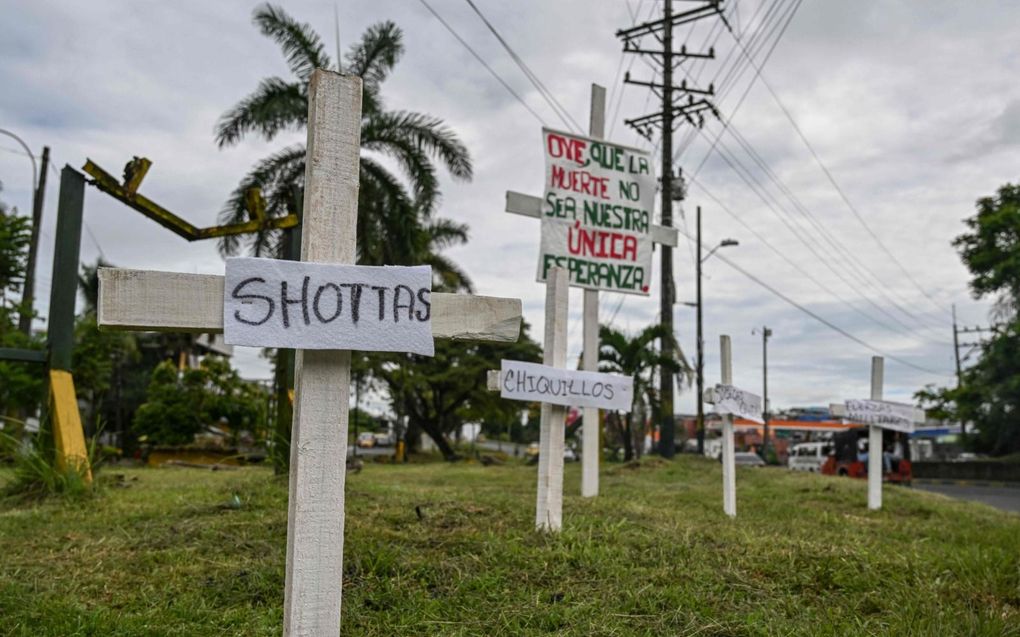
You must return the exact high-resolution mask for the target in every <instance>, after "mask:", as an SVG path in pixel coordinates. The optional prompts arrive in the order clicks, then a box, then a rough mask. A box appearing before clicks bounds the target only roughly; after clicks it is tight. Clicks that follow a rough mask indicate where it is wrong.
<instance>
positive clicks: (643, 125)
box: [616, 0, 721, 458]
mask: <svg viewBox="0 0 1020 637" xmlns="http://www.w3.org/2000/svg"><path fill="white" fill-rule="evenodd" d="M688 4H694V5H696V6H695V7H694V8H691V9H687V10H685V11H681V12H680V13H676V14H674V13H673V0H663V9H662V19H660V20H653V21H651V22H645V23H642V24H639V25H635V26H633V27H631V28H629V29H622V30H620V31H617V32H616V36H617V37H618V38H620V39H621V40H623V51H624V53H637V54H640V55H649V56H651V57H652V58H653V59H654V60H655V61H656V62H657V63H658V64H659V65H660V66H661V69H662V83H661V84H660V83H656V82H654V81H653V82H641V81H637V80H632V79H630V73H629V72H628V73H627V74H626V75H625V76H624V82H626V83H628V84H637V85H639V86H644V87H646V88H649V89H651V90H652V91H653V92H654V93H655V94H656V95H657V96H658V97H660V98H662V108H661V110H659V111H657V112H655V113H651V114H648V115H643V116H641V117H637V118H635V119H629V120H625V123H626V124H627V125H628V126H630V127H631V128H633V129H634V130H636V131H637V132H638V134H640V135H642V136H644V137H645V138H646V139H651V138H652V129H653V127H656V126H658V127H659V128H660V129H661V132H662V143H661V148H662V167H661V172H660V175H661V179H662V200H661V201H662V225H663V226H665V227H667V228H669V227H672V225H673V200H674V199H677V198H680V197H678V196H676V195H678V194H679V192H675V191H674V181H673V132H674V121H675V119H676V118H681V119H682V120H686V121H688V122H690V123H691V124H694V125H701V124H703V123H704V116H703V115H702V112H703V111H705V110H709V111H712V112H714V111H715V108H714V107H713V106H712V105H711V104H709V103H708V102H707V101H706V100H704V99H701V100H697V101H695V99H694V94H699V95H712V94H713V93H714V89H713V88H712V87H711V86H710V87H709V89H708V90H699V89H695V88H692V87H688V86H687V82H686V81H684V82H683V83H682V84H681V85H680V86H679V87H675V86H673V69H674V66H675V64H678V63H681V62H683V61H684V60H686V59H690V58H714V57H715V52H714V51H711V50H710V51H709V52H708V53H688V52H687V48H686V47H682V48H681V50H680V51H679V52H676V51H674V50H673V27H675V26H679V25H681V24H687V23H690V22H694V21H695V20H699V19H701V18H706V17H709V16H713V15H715V14H717V13H720V12H721V8H720V4H721V0H692V1H691V2H689V3H688ZM648 35H651V36H654V37H655V39H656V40H657V41H658V42H661V43H662V50H650V49H643V48H641V47H640V44H639V43H640V40H641V39H642V38H643V37H644V36H648ZM674 93H681V94H682V93H686V94H687V97H688V100H687V102H686V103H681V104H676V103H675V102H674V99H673V97H674ZM695 118H697V119H695ZM660 249H661V250H662V253H661V255H660V266H661V275H662V290H661V296H660V299H659V315H660V320H661V322H662V325H663V326H664V327H665V328H666V330H667V332H668V334H669V335H670V336H673V304H674V302H675V295H676V290H675V286H674V284H673V249H672V248H671V247H670V246H666V245H662V246H660ZM673 340H674V339H673V338H663V339H661V342H660V350H661V353H662V355H663V357H664V358H667V359H669V358H672V357H673ZM673 385H674V376H673V372H672V371H671V370H669V369H667V368H666V367H665V366H661V367H660V368H659V453H660V454H661V455H662V456H663V457H666V458H672V457H673V455H674V454H675V453H676V442H675V441H676V432H675V429H676V423H675V421H674V418H673Z"/></svg>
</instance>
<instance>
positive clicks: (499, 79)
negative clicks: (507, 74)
mask: <svg viewBox="0 0 1020 637" xmlns="http://www.w3.org/2000/svg"><path fill="white" fill-rule="evenodd" d="M418 2H421V3H422V4H423V5H424V6H425V8H426V9H428V10H429V13H431V14H432V15H433V16H435V18H436V20H439V22H440V24H442V25H443V26H444V27H446V30H447V31H449V32H450V34H451V35H452V36H453V37H454V38H456V39H457V41H458V42H460V43H461V44H462V45H463V46H464V48H465V49H467V50H468V52H469V53H470V54H471V55H472V56H474V58H475V59H476V60H478V62H479V64H481V65H482V66H484V67H485V70H486V71H488V72H489V74H491V75H492V77H494V78H496V81H498V82H499V83H500V84H502V85H503V88H505V89H506V90H507V92H508V93H510V95H512V96H513V97H514V99H516V100H517V101H518V102H520V103H521V106H523V107H524V108H526V109H527V110H528V112H529V113H531V114H532V115H533V116H534V117H535V119H537V120H538V122H539V123H540V124H542V126H546V127H547V126H548V125H547V124H546V123H545V120H544V119H542V116H541V115H539V114H538V113H536V112H535V110H534V109H533V108H531V106H529V105H528V103H527V102H525V101H524V98H522V97H521V96H520V95H518V94H517V91H515V90H514V89H513V88H511V87H510V85H509V84H507V83H506V81H505V80H504V79H503V78H502V77H500V75H499V73H496V71H494V70H493V69H492V67H491V66H489V65H488V64H487V63H486V62H485V60H483V59H482V56H480V55H478V53H477V52H476V51H475V50H474V49H472V48H471V45H470V44H468V43H467V42H465V41H464V38H462V37H460V34H458V33H457V32H456V31H455V30H454V29H453V27H452V26H450V24H449V23H448V22H447V21H446V20H444V19H443V16H441V15H439V14H438V13H436V10H435V9H433V8H432V6H431V5H430V4H429V3H428V2H427V1H426V0H418Z"/></svg>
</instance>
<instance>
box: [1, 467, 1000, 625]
mask: <svg viewBox="0 0 1020 637" xmlns="http://www.w3.org/2000/svg"><path fill="white" fill-rule="evenodd" d="M578 469H579V468H578V467H577V466H576V465H571V466H569V467H568V470H567V480H566V493H567V494H568V497H567V499H566V503H565V506H564V531H563V533H562V534H560V535H558V536H550V535H544V534H539V533H536V532H534V531H533V529H532V527H533V516H534V512H533V510H534V483H535V469H534V467H523V466H502V467H482V466H479V465H463V464H461V465H447V464H432V465H408V466H396V467H394V466H381V465H369V466H367V467H366V468H365V470H364V471H363V472H362V473H361V474H358V475H352V476H350V478H349V480H348V486H347V505H348V508H347V530H346V538H347V539H346V544H345V554H346V555H345V562H344V582H343V586H344V608H343V634H345V635H380V636H389V635H542V634H556V635H685V634H689V635H700V636H704V635H811V636H815V635H869V634H883V635H885V634H887V635H995V636H1000V635H1020V516H1015V515H1008V514H1005V513H1000V512H997V511H994V510H992V509H991V508H987V507H984V506H982V505H975V504H966V503H959V502H954V501H951V500H948V499H946V498H943V497H941V496H938V495H935V494H929V493H921V492H917V491H912V490H910V489H904V488H897V487H887V488H886V491H885V509H884V510H883V511H882V512H878V513H872V512H869V511H867V509H866V506H865V500H866V485H865V483H864V481H853V480H849V479H837V478H825V477H819V476H813V475H805V474H790V473H787V472H786V471H783V470H771V469H769V470H761V469H757V470H753V469H751V470H740V471H739V472H738V489H739V491H738V507H739V509H738V510H739V517H738V518H737V519H735V520H730V519H728V518H726V517H725V516H724V515H723V514H722V510H721V509H722V502H721V501H722V496H721V478H720V470H719V465H718V464H717V463H714V462H709V461H704V460H702V459H699V458H689V457H688V458H683V459H680V460H677V461H675V462H672V463H656V462H655V461H653V463H651V466H643V467H641V468H637V469H631V468H625V467H622V466H619V465H616V466H610V467H609V468H608V469H607V470H606V471H604V472H603V477H602V491H603V495H602V496H601V497H599V498H597V499H594V500H582V499H581V498H580V497H579V496H577V495H576V494H577V493H578V491H579V471H578ZM115 472H117V470H116V469H109V470H107V472H106V473H107V479H109V478H110V477H111V474H113V473H115ZM120 473H123V474H124V475H125V477H126V480H125V482H124V483H123V485H124V486H107V487H106V488H105V489H104V490H103V492H102V493H101V495H100V496H98V497H97V498H94V499H91V500H88V501H85V502H81V503H71V504H67V503H60V502H56V501H53V502H44V503H42V504H36V505H28V504H18V503H11V502H7V503H4V504H0V507H3V508H0V634H3V635H32V636H39V635H61V636H64V635H104V636H105V635H203V636H207V635H278V634H279V633H280V629H281V623H282V609H281V607H282V598H283V578H284V546H285V541H286V537H285V536H286V481H285V480H280V479H276V478H274V477H273V476H272V475H271V474H270V472H269V471H268V470H261V469H243V470H240V471H229V472H217V473H213V472H209V471H204V470H194V469H161V470H153V469H136V470H126V471H122V472H120ZM3 479H4V476H3V475H0V482H2V481H3ZM234 494H237V495H238V496H239V497H240V500H241V502H242V505H241V507H240V508H239V509H232V508H229V507H227V506H221V505H224V504H226V503H227V502H229V501H230V500H231V499H232V498H233V495H234ZM415 507H418V508H419V510H420V511H421V513H422V516H423V519H419V516H418V515H417V514H416V512H415Z"/></svg>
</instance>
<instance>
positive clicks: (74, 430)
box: [50, 369, 92, 484]
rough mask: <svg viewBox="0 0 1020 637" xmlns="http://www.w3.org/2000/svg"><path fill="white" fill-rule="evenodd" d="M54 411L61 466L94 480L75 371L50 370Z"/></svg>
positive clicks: (57, 448)
mask: <svg viewBox="0 0 1020 637" xmlns="http://www.w3.org/2000/svg"><path fill="white" fill-rule="evenodd" d="M50 413H51V414H52V417H51V421H52V423H53V442H54V446H55V447H56V451H57V468H58V469H60V470H61V471H64V470H67V469H69V468H73V469H75V470H77V471H80V472H81V474H82V477H83V478H84V479H85V482H87V483H90V484H91V483H92V467H91V466H90V465H89V453H88V449H87V448H86V447H85V434H84V432H83V430H82V426H81V415H80V414H79V413H78V398H77V397H76V396H75V393H74V379H73V378H72V377H71V373H70V372H67V371H64V370H62V369H51V370H50Z"/></svg>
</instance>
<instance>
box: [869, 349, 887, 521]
mask: <svg viewBox="0 0 1020 637" xmlns="http://www.w3.org/2000/svg"><path fill="white" fill-rule="evenodd" d="M884 380H885V360H884V359H883V358H882V357H881V356H872V357H871V400H882V385H883V383H884ZM882 469H883V468H882V428H881V427H878V426H876V425H868V508H869V509H871V510H872V511H878V510H879V509H881V508H882Z"/></svg>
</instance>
